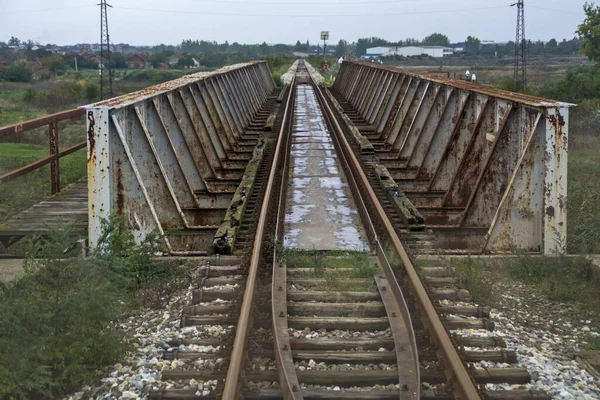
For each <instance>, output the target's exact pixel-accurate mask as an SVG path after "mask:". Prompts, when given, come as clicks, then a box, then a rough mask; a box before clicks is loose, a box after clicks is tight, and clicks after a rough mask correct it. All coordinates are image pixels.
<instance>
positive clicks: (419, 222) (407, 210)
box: [373, 164, 425, 231]
mask: <svg viewBox="0 0 600 400" xmlns="http://www.w3.org/2000/svg"><path fill="white" fill-rule="evenodd" d="M373 169H374V171H375V175H376V176H377V180H378V181H379V183H380V184H381V187H382V188H383V189H384V190H385V192H386V193H387V195H388V198H389V199H390V201H391V202H392V203H393V204H394V205H395V206H396V209H397V210H398V212H399V213H400V217H401V218H402V220H403V221H404V223H405V225H406V227H407V228H408V229H410V230H413V231H416V230H423V229H425V220H424V219H423V216H422V215H421V213H420V212H419V210H417V207H415V206H414V205H413V204H412V203H411V202H410V200H409V199H408V197H406V195H405V194H404V192H402V190H400V187H399V186H398V184H397V183H396V181H394V178H392V176H391V175H390V173H389V171H388V170H387V168H386V167H384V166H383V165H378V164H376V165H374V166H373Z"/></svg>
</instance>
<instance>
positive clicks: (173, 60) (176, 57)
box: [169, 54, 182, 65]
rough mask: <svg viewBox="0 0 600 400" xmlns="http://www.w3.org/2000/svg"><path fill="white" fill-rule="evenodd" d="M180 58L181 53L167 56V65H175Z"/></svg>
mask: <svg viewBox="0 0 600 400" xmlns="http://www.w3.org/2000/svg"><path fill="white" fill-rule="evenodd" d="M181 58H182V56H181V54H173V55H172V56H170V57H169V65H177V63H178V62H179V60H180V59H181Z"/></svg>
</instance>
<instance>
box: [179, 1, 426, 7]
mask: <svg viewBox="0 0 600 400" xmlns="http://www.w3.org/2000/svg"><path fill="white" fill-rule="evenodd" d="M190 1H193V2H197V3H217V4H249V5H256V4H267V5H277V6H288V5H299V6H305V5H319V6H337V5H353V4H399V3H420V2H422V1H419V0H373V1H363V0H359V1H340V2H332V3H328V2H323V1H313V2H310V1H308V2H281V1H279V2H277V1H241V0H230V1H221V0H190Z"/></svg>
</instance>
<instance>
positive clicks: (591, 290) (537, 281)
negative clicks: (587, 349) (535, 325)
mask: <svg viewBox="0 0 600 400" xmlns="http://www.w3.org/2000/svg"><path fill="white" fill-rule="evenodd" d="M590 263H591V261H590V260H589V259H588V258H586V257H567V256H566V255H559V256H556V257H532V256H528V255H524V256H520V257H519V258H518V260H516V261H514V262H512V263H510V264H509V266H508V273H509V276H510V277H511V278H513V279H516V280H518V281H520V282H523V283H525V284H528V285H535V286H537V287H538V288H540V289H541V290H542V292H543V293H544V294H545V295H546V296H547V297H548V299H549V300H552V301H557V302H569V303H574V304H577V305H578V306H580V307H581V308H582V309H584V310H590V311H594V310H596V311H597V310H600V287H599V286H598V285H597V284H595V283H593V282H590V281H589V279H588V274H589V268H590Z"/></svg>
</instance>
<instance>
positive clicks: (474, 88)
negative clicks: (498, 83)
mask: <svg viewBox="0 0 600 400" xmlns="http://www.w3.org/2000/svg"><path fill="white" fill-rule="evenodd" d="M344 63H352V64H356V65H362V66H364V67H369V68H375V69H383V70H387V71H391V72H400V73H402V74H403V75H407V76H412V77H415V78H418V79H424V80H429V81H432V82H437V83H441V84H444V85H448V86H452V87H455V88H459V89H464V90H468V91H470V92H475V93H479V94H483V95H486V96H494V97H499V98H501V99H505V100H510V101H515V102H518V103H523V104H527V105H529V106H533V107H559V108H562V107H570V106H573V104H570V103H565V102H562V101H557V100H550V99H544V98H542V97H536V96H530V95H526V94H522V93H515V92H509V91H507V90H501V89H496V88H494V87H491V86H484V85H479V84H476V83H472V82H468V81H464V80H462V79H453V78H449V77H444V76H440V75H438V74H424V73H417V72H411V71H407V70H404V69H402V68H398V67H390V66H386V65H376V66H374V65H373V64H372V63H369V62H367V61H344Z"/></svg>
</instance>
